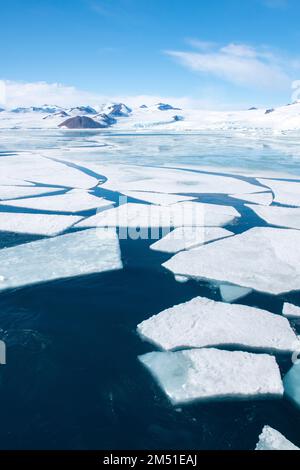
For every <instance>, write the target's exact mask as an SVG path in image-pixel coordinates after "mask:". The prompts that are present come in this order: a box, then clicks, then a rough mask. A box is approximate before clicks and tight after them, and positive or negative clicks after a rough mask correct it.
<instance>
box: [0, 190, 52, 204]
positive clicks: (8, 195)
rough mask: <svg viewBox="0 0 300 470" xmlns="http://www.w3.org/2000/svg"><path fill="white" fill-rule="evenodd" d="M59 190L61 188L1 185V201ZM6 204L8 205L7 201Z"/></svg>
mask: <svg viewBox="0 0 300 470" xmlns="http://www.w3.org/2000/svg"><path fill="white" fill-rule="evenodd" d="M57 191H59V188H47V187H37V186H24V187H23V186H0V201H6V200H9V199H16V198H21V197H32V196H40V195H41V194H47V193H53V192H57ZM4 204H5V205H6V203H4ZM8 205H9V204H8Z"/></svg>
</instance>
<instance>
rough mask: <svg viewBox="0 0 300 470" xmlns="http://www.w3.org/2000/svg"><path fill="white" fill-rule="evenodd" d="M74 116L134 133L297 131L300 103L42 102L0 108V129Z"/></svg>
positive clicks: (46, 125) (56, 123)
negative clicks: (213, 107)
mask: <svg viewBox="0 0 300 470" xmlns="http://www.w3.org/2000/svg"><path fill="white" fill-rule="evenodd" d="M76 117H88V118H89V120H87V119H83V120H80V119H77V120H74V121H73V123H72V128H87V127H86V124H87V123H88V122H90V123H91V128H110V127H113V128H114V129H115V130H120V131H126V130H131V131H137V132H138V131H145V130H147V131H151V130H153V131H154V130H155V131H169V132H176V131H178V132H188V131H198V130H213V131H218V130H220V131H226V130H235V131H241V132H247V131H248V132H253V131H268V132H275V133H278V132H279V133H280V132H285V131H295V130H300V102H299V101H298V102H296V103H293V104H290V105H286V106H281V107H278V108H275V109H273V108H263V109H257V108H250V109H248V110H243V111H232V112H229V111H208V110H196V109H179V108H176V107H173V106H172V105H171V104H168V103H157V104H154V105H153V106H146V105H143V104H141V105H140V106H137V107H135V108H129V107H128V106H127V105H125V104H123V103H109V104H104V105H102V106H99V107H95V108H94V107H91V106H77V107H73V108H71V109H63V108H61V107H58V106H54V105H43V106H40V107H35V106H32V107H29V108H15V109H12V110H2V111H1V114H0V128H1V129H12V128H13V129H16V128H21V129H26V128H28V129H29V128H31V129H32V128H35V129H39V128H41V129H51V128H52V129H57V128H59V127H62V128H64V127H67V126H64V125H62V124H64V122H65V121H69V122H70V119H72V118H76ZM93 121H94V123H93ZM76 123H77V124H78V127H77V124H76ZM80 123H81V124H82V123H85V126H84V127H80V125H81V124H80ZM98 124H100V126H99V125H98Z"/></svg>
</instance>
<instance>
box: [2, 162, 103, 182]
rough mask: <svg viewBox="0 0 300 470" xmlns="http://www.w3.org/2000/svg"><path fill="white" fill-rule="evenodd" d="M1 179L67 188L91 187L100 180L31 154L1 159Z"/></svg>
mask: <svg viewBox="0 0 300 470" xmlns="http://www.w3.org/2000/svg"><path fill="white" fill-rule="evenodd" d="M0 174H1V179H10V178H15V179H21V180H26V181H30V182H35V183H39V184H45V185H53V186H62V187H65V188H79V189H89V188H93V187H95V186H97V184H98V180H97V179H96V178H94V177H92V176H89V175H87V174H85V173H84V172H82V171H79V170H77V169H75V168H71V167H70V166H67V165H64V164H63V163H59V162H56V161H53V160H51V159H49V158H44V157H42V156H36V155H31V154H22V155H20V156H11V157H9V158H1V159H0Z"/></svg>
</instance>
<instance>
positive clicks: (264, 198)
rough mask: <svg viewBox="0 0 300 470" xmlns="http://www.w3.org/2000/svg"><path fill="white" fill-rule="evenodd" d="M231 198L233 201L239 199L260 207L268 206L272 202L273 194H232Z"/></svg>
mask: <svg viewBox="0 0 300 470" xmlns="http://www.w3.org/2000/svg"><path fill="white" fill-rule="evenodd" d="M231 197H233V198H234V199H240V200H241V201H247V202H253V203H254V204H260V205H262V206H270V205H271V204H272V202H273V194H272V193H271V192H268V193H254V194H232V195H231Z"/></svg>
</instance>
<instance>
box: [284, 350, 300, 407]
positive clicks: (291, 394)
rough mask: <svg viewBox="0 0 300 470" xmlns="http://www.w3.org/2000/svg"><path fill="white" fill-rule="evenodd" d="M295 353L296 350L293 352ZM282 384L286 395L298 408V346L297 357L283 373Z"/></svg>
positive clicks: (299, 387) (299, 369)
mask: <svg viewBox="0 0 300 470" xmlns="http://www.w3.org/2000/svg"><path fill="white" fill-rule="evenodd" d="M296 355H297V352H296V353H295V356H296ZM295 359H296V357H295ZM283 384H284V392H285V395H286V397H287V398H288V399H289V400H291V402H292V403H294V405H296V406H297V407H299V408H300V348H299V349H298V359H296V363H295V364H294V365H293V367H292V368H291V369H290V370H289V371H288V373H287V374H286V375H285V377H284V379H283Z"/></svg>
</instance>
